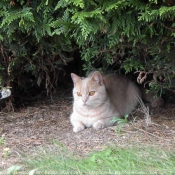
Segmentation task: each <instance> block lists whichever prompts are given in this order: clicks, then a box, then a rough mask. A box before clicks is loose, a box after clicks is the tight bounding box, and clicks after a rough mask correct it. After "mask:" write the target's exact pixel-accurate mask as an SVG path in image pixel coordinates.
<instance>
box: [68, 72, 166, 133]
mask: <svg viewBox="0 0 175 175" xmlns="http://www.w3.org/2000/svg"><path fill="white" fill-rule="evenodd" d="M71 77H72V80H73V83H74V88H73V97H74V102H73V112H72V114H71V115H70V121H71V124H72V125H73V131H74V132H75V133H77V132H80V131H83V130H84V129H85V128H88V127H93V128H94V129H96V130H99V129H101V128H105V127H109V126H112V125H113V122H111V120H112V119H113V118H114V117H122V116H125V115H126V114H130V113H131V112H132V111H133V110H134V109H135V108H136V107H137V106H138V103H139V102H138V98H139V97H140V98H142V97H143V98H144V100H146V101H149V102H151V103H152V106H153V107H157V106H162V105H163V103H164V102H163V99H162V98H161V97H158V98H156V99H154V98H153V97H154V95H153V94H151V93H148V94H146V93H145V92H144V90H143V89H142V90H140V89H139V88H138V87H137V86H136V85H135V84H134V83H133V82H132V81H131V80H129V79H128V78H126V77H125V76H122V75H116V74H109V75H106V76H102V74H101V73H100V72H99V71H95V72H91V73H90V74H89V75H88V76H87V77H86V78H84V77H79V76H78V75H76V74H74V73H71Z"/></svg>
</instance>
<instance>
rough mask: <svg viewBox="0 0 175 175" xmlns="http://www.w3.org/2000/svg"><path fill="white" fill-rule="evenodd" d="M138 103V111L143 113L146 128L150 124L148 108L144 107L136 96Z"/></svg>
mask: <svg viewBox="0 0 175 175" xmlns="http://www.w3.org/2000/svg"><path fill="white" fill-rule="evenodd" d="M137 99H138V102H139V104H140V107H141V108H140V109H139V111H141V112H142V113H144V118H145V122H146V126H149V125H150V124H151V123H152V122H151V116H150V114H149V107H148V106H147V107H146V106H145V104H144V103H143V101H142V99H141V98H140V97H139V96H138V97H137Z"/></svg>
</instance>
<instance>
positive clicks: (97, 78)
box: [91, 71, 104, 86]
mask: <svg viewBox="0 0 175 175" xmlns="http://www.w3.org/2000/svg"><path fill="white" fill-rule="evenodd" d="M91 80H92V81H95V82H97V83H98V84H100V85H101V86H102V85H103V84H104V81H103V77H102V75H101V73H100V72H98V71H95V72H94V73H93V75H92V77H91Z"/></svg>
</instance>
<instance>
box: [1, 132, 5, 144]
mask: <svg viewBox="0 0 175 175" xmlns="http://www.w3.org/2000/svg"><path fill="white" fill-rule="evenodd" d="M4 144H5V135H4V134H3V135H2V136H1V138H0V145H4Z"/></svg>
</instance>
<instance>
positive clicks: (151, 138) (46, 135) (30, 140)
mask: <svg viewBox="0 0 175 175" xmlns="http://www.w3.org/2000/svg"><path fill="white" fill-rule="evenodd" d="M72 101H73V99H72V95H71V94H70V93H68V94H64V95H62V94H61V92H58V93H57V95H56V96H55V98H54V99H53V101H52V100H50V99H48V100H44V101H42V102H40V103H35V104H33V105H32V106H30V107H27V108H23V109H20V111H18V112H14V113H2V112H1V113H0V136H2V135H5V144H1V145H0V171H1V170H5V169H6V168H7V167H9V166H11V165H14V164H17V163H18V162H19V161H20V158H21V157H22V155H23V154H29V155H30V153H31V152H32V151H35V150H37V148H44V147H45V146H50V148H51V149H52V150H53V149H54V144H53V140H54V141H56V142H59V143H61V144H62V145H64V146H65V147H66V148H67V149H68V150H70V151H71V152H72V153H73V154H76V155H86V154H88V153H89V152H92V151H94V150H102V149H104V148H105V147H106V146H109V145H118V146H123V147H124V146H130V145H133V144H135V145H143V146H144V145H155V146H158V147H163V148H166V149H169V150H173V149H174V145H175V105H174V104H166V105H165V106H164V107H163V108H159V109H154V110H150V113H151V114H150V115H151V123H150V124H149V125H148V126H147V125H146V121H145V119H144V114H143V113H141V112H139V110H137V112H135V113H134V114H133V118H135V117H137V118H136V120H135V121H133V122H131V123H127V124H125V126H124V127H122V129H121V132H120V133H117V131H116V128H117V126H113V127H109V128H105V129H102V130H99V131H96V130H94V129H93V128H88V129H86V130H84V131H83V132H80V133H77V134H75V133H74V132H73V131H72V126H71V124H70V121H69V115H70V113H71V111H72ZM6 147H8V148H9V155H8V157H7V158H5V157H4V155H3V153H4V148H6Z"/></svg>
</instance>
